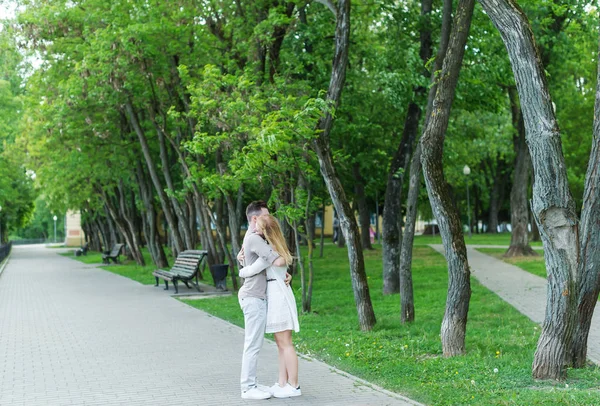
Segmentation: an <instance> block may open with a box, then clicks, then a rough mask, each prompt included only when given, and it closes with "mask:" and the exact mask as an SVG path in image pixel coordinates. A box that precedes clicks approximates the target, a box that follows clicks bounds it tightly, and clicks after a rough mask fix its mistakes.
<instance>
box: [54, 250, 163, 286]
mask: <svg viewBox="0 0 600 406" xmlns="http://www.w3.org/2000/svg"><path fill="white" fill-rule="evenodd" d="M142 252H143V255H144V260H145V261H146V265H145V266H139V265H138V264H136V263H135V261H128V260H127V259H126V258H125V256H124V255H122V254H121V261H122V264H111V265H103V266H101V267H100V268H102V269H105V270H107V271H109V272H112V273H116V274H118V275H121V276H125V277H126V278H129V279H133V280H134V281H137V282H139V283H142V284H144V285H154V284H155V283H156V280H155V279H154V276H152V272H153V271H155V270H156V266H155V265H154V263H153V262H152V257H151V256H150V252H148V249H146V248H144V249H143V251H142ZM166 253H167V258H168V259H169V263H172V262H173V258H172V256H171V253H170V252H168V250H167V252H166ZM62 255H64V256H66V257H70V258H73V259H76V260H78V261H81V262H83V263H86V264H101V263H102V253H99V252H93V251H89V252H88V254H87V255H82V256H80V257H76V256H75V255H73V253H72V252H69V253H64V254H62Z"/></svg>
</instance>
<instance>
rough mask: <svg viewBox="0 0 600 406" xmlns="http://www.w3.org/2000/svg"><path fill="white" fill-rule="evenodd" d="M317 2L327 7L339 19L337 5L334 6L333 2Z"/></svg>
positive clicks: (321, 0) (329, 0) (317, 0)
mask: <svg viewBox="0 0 600 406" xmlns="http://www.w3.org/2000/svg"><path fill="white" fill-rule="evenodd" d="M315 2H316V3H321V4H322V5H324V6H325V7H327V8H328V9H329V10H330V11H331V12H332V13H333V15H334V16H335V17H336V18H337V8H336V7H335V4H333V2H332V1H331V0H315Z"/></svg>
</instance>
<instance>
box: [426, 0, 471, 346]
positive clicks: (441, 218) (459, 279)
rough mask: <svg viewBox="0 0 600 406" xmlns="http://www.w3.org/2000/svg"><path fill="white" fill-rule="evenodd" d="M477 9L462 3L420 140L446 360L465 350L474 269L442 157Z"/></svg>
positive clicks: (463, 0) (458, 8) (456, 15)
mask: <svg viewBox="0 0 600 406" xmlns="http://www.w3.org/2000/svg"><path fill="white" fill-rule="evenodd" d="M474 6H475V0H460V1H459V3H458V6H457V10H456V14H455V17H454V24H453V27H452V32H451V34H450V42H449V44H448V51H447V53H446V57H445V58H444V64H443V67H442V73H441V75H440V80H439V83H438V88H437V93H436V96H435V99H434V101H433V110H432V114H431V116H430V117H429V121H428V123H427V125H426V128H425V131H424V132H423V137H422V139H421V164H422V165H423V173H424V175H425V184H426V185H427V192H428V195H429V201H430V203H431V208H432V210H433V213H434V214H435V217H436V219H437V223H438V226H439V228H440V234H441V236H442V242H443V244H444V250H445V254H446V261H447V262H448V297H447V299H446V311H445V314H444V319H443V321H442V330H441V337H442V350H443V353H444V356H455V355H460V354H464V352H465V332H466V327H467V315H468V311H469V300H470V297H471V283H470V270H469V263H468V261H467V248H466V245H465V239H464V235H463V231H462V223H461V221H460V216H459V214H458V210H457V209H456V206H455V205H454V203H453V201H452V196H451V194H450V191H449V189H448V185H447V184H446V180H445V179H444V169H443V165H442V159H443V149H444V138H445V133H446V130H447V128H448V122H449V119H450V110H451V108H452V102H453V100H454V94H455V90H456V85H457V83H458V76H459V73H460V68H461V66H462V60H463V56H464V52H465V45H466V43H467V38H468V35H469V29H470V27H471V18H472V16H473V9H474Z"/></svg>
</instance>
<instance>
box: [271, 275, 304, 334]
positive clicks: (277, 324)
mask: <svg viewBox="0 0 600 406" xmlns="http://www.w3.org/2000/svg"><path fill="white" fill-rule="evenodd" d="M286 271H287V267H285V266H270V267H268V268H267V328H266V332H267V333H277V332H279V331H285V330H294V331H295V332H298V331H300V326H299V324H298V309H297V308H296V298H295V297H294V292H292V288H290V287H289V286H288V285H286V284H285V274H286Z"/></svg>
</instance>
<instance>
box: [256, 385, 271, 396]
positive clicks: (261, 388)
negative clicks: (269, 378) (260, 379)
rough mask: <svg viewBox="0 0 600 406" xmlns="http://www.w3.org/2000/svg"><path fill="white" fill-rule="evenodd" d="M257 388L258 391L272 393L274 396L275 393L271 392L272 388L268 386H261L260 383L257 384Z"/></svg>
mask: <svg viewBox="0 0 600 406" xmlns="http://www.w3.org/2000/svg"><path fill="white" fill-rule="evenodd" d="M256 387H257V388H258V389H260V390H261V391H263V392H267V393H270V394H271V395H272V394H273V392H271V387H270V386H267V385H261V384H260V383H257V384H256Z"/></svg>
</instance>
